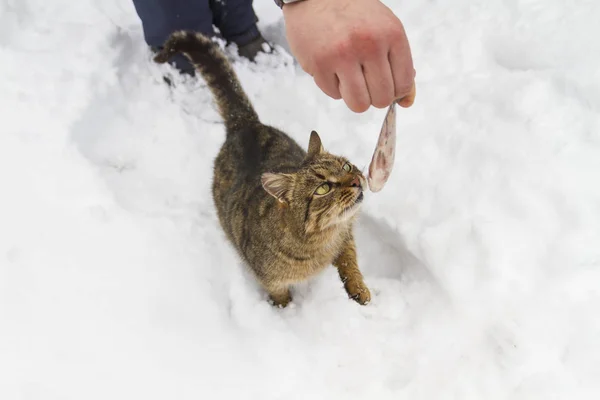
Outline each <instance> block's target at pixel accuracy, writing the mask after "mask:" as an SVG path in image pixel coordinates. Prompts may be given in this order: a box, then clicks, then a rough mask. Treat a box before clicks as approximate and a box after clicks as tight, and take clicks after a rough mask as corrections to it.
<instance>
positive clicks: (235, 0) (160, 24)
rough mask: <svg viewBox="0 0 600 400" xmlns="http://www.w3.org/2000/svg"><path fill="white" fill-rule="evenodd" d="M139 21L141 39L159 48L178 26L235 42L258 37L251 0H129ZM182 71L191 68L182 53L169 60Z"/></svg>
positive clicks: (244, 42)
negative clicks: (217, 34)
mask: <svg viewBox="0 0 600 400" xmlns="http://www.w3.org/2000/svg"><path fill="white" fill-rule="evenodd" d="M132 1H133V4H134V6H135V10H136V12H137V14H138V16H139V18H140V20H141V21H142V28H143V30H144V39H145V40H146V43H147V44H148V45H149V46H151V47H160V46H162V45H163V43H164V42H165V40H167V38H168V37H169V35H170V34H171V33H173V32H174V31H176V30H180V29H187V30H194V31H197V32H202V33H204V34H206V35H209V36H214V35H215V34H216V33H215V31H214V29H213V24H214V25H216V26H217V27H218V28H219V31H220V33H221V35H222V36H223V37H224V38H225V39H226V40H228V41H234V42H236V43H238V45H243V44H246V43H247V42H249V41H251V40H252V39H254V38H255V37H256V36H258V33H259V32H258V28H257V27H256V21H257V18H256V15H255V14H254V10H253V9H252V0H132ZM171 61H172V62H173V63H175V65H176V67H177V68H178V69H180V70H182V71H186V72H191V71H193V67H192V66H191V65H190V63H189V61H188V60H187V59H186V58H185V57H184V56H182V55H178V56H175V57H173V59H172V60H171Z"/></svg>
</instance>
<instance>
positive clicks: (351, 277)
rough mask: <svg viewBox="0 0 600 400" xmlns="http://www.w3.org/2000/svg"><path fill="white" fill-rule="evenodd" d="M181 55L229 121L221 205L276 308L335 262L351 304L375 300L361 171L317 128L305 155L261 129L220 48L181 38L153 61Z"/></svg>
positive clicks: (216, 191) (225, 224)
mask: <svg viewBox="0 0 600 400" xmlns="http://www.w3.org/2000/svg"><path fill="white" fill-rule="evenodd" d="M177 53H183V54H184V55H185V56H186V57H187V58H188V59H189V60H190V61H191V62H192V63H193V64H194V66H195V67H196V69H197V70H198V71H199V72H200V73H201V75H202V77H203V78H204V80H205V81H206V82H207V84H208V86H209V88H210V90H211V91H212V93H213V96H214V98H215V100H216V103H217V105H218V108H219V112H220V114H221V117H222V118H223V120H224V122H225V128H226V133H227V135H226V139H225V142H224V144H223V146H222V147H221V150H220V152H219V154H218V156H217V158H216V160H215V163H214V176H213V185H212V195H213V199H214V203H215V206H216V209H217V214H218V217H219V221H220V224H221V226H222V228H223V230H224V231H225V233H226V235H227V237H228V238H229V240H230V241H231V243H232V244H233V245H234V247H235V248H236V249H237V251H238V253H239V255H240V256H241V257H242V259H243V260H244V261H245V263H246V264H247V265H248V266H249V267H250V269H251V270H252V272H253V273H254V276H255V277H256V278H257V280H258V281H259V282H260V283H261V285H262V287H263V288H264V289H265V290H266V291H267V292H268V294H269V298H270V300H271V302H272V304H274V305H277V306H280V307H285V306H286V305H287V304H288V303H289V302H290V301H291V300H292V298H291V295H290V287H291V286H292V285H293V284H294V283H298V282H301V281H304V280H306V279H308V278H311V277H313V276H315V275H316V274H317V273H319V272H320V271H322V270H323V269H324V268H326V267H327V266H329V265H333V266H335V267H337V270H338V272H339V276H340V278H341V280H342V282H343V283H344V287H345V289H346V292H347V293H348V295H349V297H350V298H352V299H354V300H356V301H357V302H358V303H360V304H366V303H368V302H369V300H370V297H371V295H370V292H369V289H368V288H367V286H366V285H365V283H364V281H363V276H362V274H361V272H360V270H359V269H358V264H357V258H356V248H355V243H354V238H353V234H352V227H353V222H354V220H355V218H356V215H357V212H358V211H359V208H360V205H361V202H362V200H363V190H364V189H365V188H366V185H367V182H366V180H365V177H364V176H363V174H362V173H361V171H360V170H359V169H358V168H356V166H354V165H353V164H352V163H351V162H349V161H348V160H347V159H345V158H343V157H339V156H336V155H333V154H330V153H329V152H327V151H326V150H324V148H323V146H322V144H321V139H320V138H319V135H318V134H317V133H316V132H315V131H312V132H311V135H310V141H309V145H308V151H304V149H302V148H301V147H300V146H299V145H298V144H297V143H296V142H295V141H294V140H293V139H292V138H290V137H289V136H288V135H286V134H285V133H284V132H282V131H280V130H278V129H276V128H273V127H270V126H267V125H264V124H262V123H261V122H260V120H259V117H258V115H257V114H256V112H255V110H254V108H253V106H252V104H251V103H250V101H249V99H248V97H247V96H246V94H245V92H244V90H243V89H242V87H241V85H240V83H239V81H238V78H237V75H236V73H235V72H234V70H233V68H232V67H231V65H230V63H229V61H228V59H227V58H226V57H225V55H224V54H223V53H222V52H221V48H220V47H219V46H218V44H217V43H215V42H213V41H212V40H210V39H209V38H207V37H205V36H203V35H201V34H198V33H193V32H186V31H180V32H176V33H174V34H172V35H171V37H170V38H169V39H168V40H167V42H166V43H165V46H164V47H163V48H162V49H161V51H160V52H159V53H158V54H157V55H156V57H155V61H156V62H159V63H164V62H166V61H167V60H168V59H170V58H171V57H172V56H173V55H175V54H177Z"/></svg>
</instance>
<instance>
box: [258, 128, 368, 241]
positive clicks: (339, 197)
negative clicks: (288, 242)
mask: <svg viewBox="0 0 600 400" xmlns="http://www.w3.org/2000/svg"><path fill="white" fill-rule="evenodd" d="M262 185H263V188H264V189H265V190H266V191H267V193H269V194H270V195H271V196H273V197H275V198H276V199H277V200H278V201H279V202H280V203H282V205H285V207H286V212H291V213H293V215H294V217H295V220H296V221H297V222H298V223H300V224H303V225H304V228H305V231H306V232H317V231H323V230H325V229H328V228H331V227H335V226H339V225H340V224H344V223H347V222H348V221H350V220H351V219H352V218H353V217H354V216H355V215H356V213H357V212H358V210H359V208H360V205H361V202H362V200H363V191H364V190H365V189H366V187H367V181H366V179H365V177H364V176H363V174H362V172H361V171H360V170H359V169H358V168H357V167H356V166H355V165H353V164H352V163H351V162H349V161H348V160H347V159H345V158H344V157H340V156H336V155H333V154H330V153H329V152H327V151H326V150H325V149H324V148H323V145H322V144H321V139H320V137H319V135H318V134H317V132H315V131H312V132H311V135H310V142H309V144H308V152H307V155H306V158H305V160H304V162H303V164H302V166H301V167H300V169H299V170H298V171H296V172H293V173H264V174H263V175H262Z"/></svg>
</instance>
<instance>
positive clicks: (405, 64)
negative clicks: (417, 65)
mask: <svg viewBox="0 0 600 400" xmlns="http://www.w3.org/2000/svg"><path fill="white" fill-rule="evenodd" d="M388 59H389V63H390V66H391V69H392V75H393V79H394V98H396V99H399V100H398V104H399V105H400V106H402V107H410V106H411V105H412V104H413V102H414V100H415V96H416V88H415V70H414V67H413V63H412V58H411V56H410V51H406V49H404V48H402V47H401V45H394V46H392V48H391V49H390V53H389V56H388Z"/></svg>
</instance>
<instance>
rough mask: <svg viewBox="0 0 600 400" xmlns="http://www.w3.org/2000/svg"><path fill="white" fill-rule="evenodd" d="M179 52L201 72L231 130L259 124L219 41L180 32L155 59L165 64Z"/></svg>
mask: <svg viewBox="0 0 600 400" xmlns="http://www.w3.org/2000/svg"><path fill="white" fill-rule="evenodd" d="M178 53H183V54H184V55H185V56H186V57H187V58H188V59H189V60H190V62H191V63H192V64H193V65H194V67H196V69H197V70H198V71H199V72H200V73H201V74H202V77H203V78H204V80H205V81H206V83H207V84H208V87H209V88H210V90H211V92H212V93H213V96H214V97H215V101H216V103H217V105H218V107H219V112H220V114H221V117H222V118H223V120H224V121H225V126H226V127H227V131H228V133H232V132H234V131H236V130H239V128H241V127H243V126H247V125H248V124H252V123H259V118H258V115H257V114H256V111H255V110H254V108H253V107H252V104H251V103H250V100H249V99H248V97H247V96H246V93H245V92H244V90H243V89H242V86H241V85H240V82H239V80H238V77H237V75H236V73H235V71H234V70H233V68H232V66H231V63H230V62H229V60H228V59H227V58H226V56H225V54H224V53H223V52H222V51H221V49H220V48H219V46H218V44H217V43H215V42H213V41H212V40H211V39H210V38H208V37H206V36H204V35H202V34H200V33H196V32H190V31H177V32H174V33H172V34H171V36H170V37H169V38H168V39H167V41H166V43H165V44H164V47H163V48H162V50H161V51H160V52H159V53H158V54H157V55H156V56H155V57H154V61H156V62H157V63H161V64H162V63H165V62H167V61H168V60H169V59H170V58H171V57H173V56H174V55H176V54H178Z"/></svg>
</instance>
